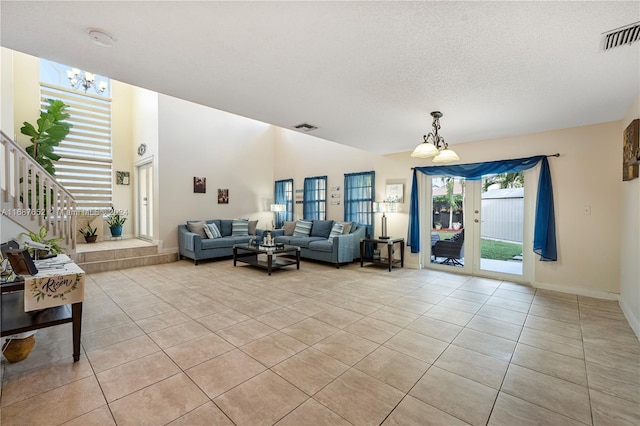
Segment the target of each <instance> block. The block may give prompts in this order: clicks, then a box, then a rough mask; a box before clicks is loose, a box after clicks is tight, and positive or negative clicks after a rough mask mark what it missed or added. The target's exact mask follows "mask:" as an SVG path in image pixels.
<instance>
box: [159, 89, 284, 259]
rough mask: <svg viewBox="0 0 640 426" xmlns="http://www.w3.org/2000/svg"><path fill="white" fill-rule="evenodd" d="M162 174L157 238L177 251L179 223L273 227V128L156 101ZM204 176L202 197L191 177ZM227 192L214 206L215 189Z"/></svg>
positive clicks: (173, 102)
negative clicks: (244, 222)
mask: <svg viewBox="0 0 640 426" xmlns="http://www.w3.org/2000/svg"><path fill="white" fill-rule="evenodd" d="M158 121H159V145H158V169H159V170H160V176H159V180H158V188H159V200H158V201H159V208H158V220H159V224H160V229H159V235H158V239H159V240H161V241H162V247H163V249H165V250H169V249H174V250H177V247H178V231H177V227H178V224H181V223H185V222H186V221H187V220H198V219H235V218H249V219H252V220H255V219H258V220H259V222H258V228H261V229H267V228H268V227H269V226H270V225H271V219H272V215H273V213H271V212H270V211H269V207H270V204H271V203H272V202H273V182H274V175H273V165H274V128H273V127H272V126H270V125H268V124H265V123H262V122H259V121H255V120H250V119H248V118H244V117H240V116H237V115H234V114H229V113H226V112H223V111H219V110H214V109H211V108H208V107H204V106H202V105H198V104H194V103H191V102H186V101H183V100H180V99H176V98H172V97H170V96H165V95H160V96H159V102H158ZM196 176H197V177H206V178H207V182H206V193H205V194H196V193H194V192H193V178H194V177H196ZM218 188H221V189H228V190H229V204H218V201H217V190H218Z"/></svg>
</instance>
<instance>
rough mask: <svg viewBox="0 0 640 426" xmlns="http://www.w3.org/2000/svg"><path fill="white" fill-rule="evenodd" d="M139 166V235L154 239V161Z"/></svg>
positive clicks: (137, 203)
mask: <svg viewBox="0 0 640 426" xmlns="http://www.w3.org/2000/svg"><path fill="white" fill-rule="evenodd" d="M137 168H138V173H137V174H138V188H137V189H138V191H137V193H138V200H137V202H136V206H137V208H138V214H137V217H138V237H139V238H143V239H145V240H150V241H152V240H153V162H152V161H149V162H148V163H144V164H140V165H138V166H137Z"/></svg>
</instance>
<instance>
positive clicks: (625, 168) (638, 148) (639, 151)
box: [622, 118, 640, 181]
mask: <svg viewBox="0 0 640 426" xmlns="http://www.w3.org/2000/svg"><path fill="white" fill-rule="evenodd" d="M639 139H640V119H638V118H636V119H635V120H633V121H632V122H631V124H629V125H628V126H627V128H626V129H625V131H624V135H623V138H622V143H623V145H622V180H623V181H627V180H631V179H635V178H637V177H638V168H639V166H638V160H640V142H639Z"/></svg>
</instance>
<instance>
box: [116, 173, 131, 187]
mask: <svg viewBox="0 0 640 426" xmlns="http://www.w3.org/2000/svg"><path fill="white" fill-rule="evenodd" d="M129 182H130V175H129V172H121V171H117V172H116V185H129Z"/></svg>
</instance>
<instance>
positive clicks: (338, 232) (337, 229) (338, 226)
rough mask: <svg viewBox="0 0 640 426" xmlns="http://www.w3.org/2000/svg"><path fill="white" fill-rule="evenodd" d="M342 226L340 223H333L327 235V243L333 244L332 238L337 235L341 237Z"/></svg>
mask: <svg viewBox="0 0 640 426" xmlns="http://www.w3.org/2000/svg"><path fill="white" fill-rule="evenodd" d="M343 228H344V226H342V224H341V223H338V222H336V223H334V224H333V227H331V232H330V233H329V238H328V239H327V241H329V242H330V243H333V238H334V237H337V236H338V235H342V231H343Z"/></svg>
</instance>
